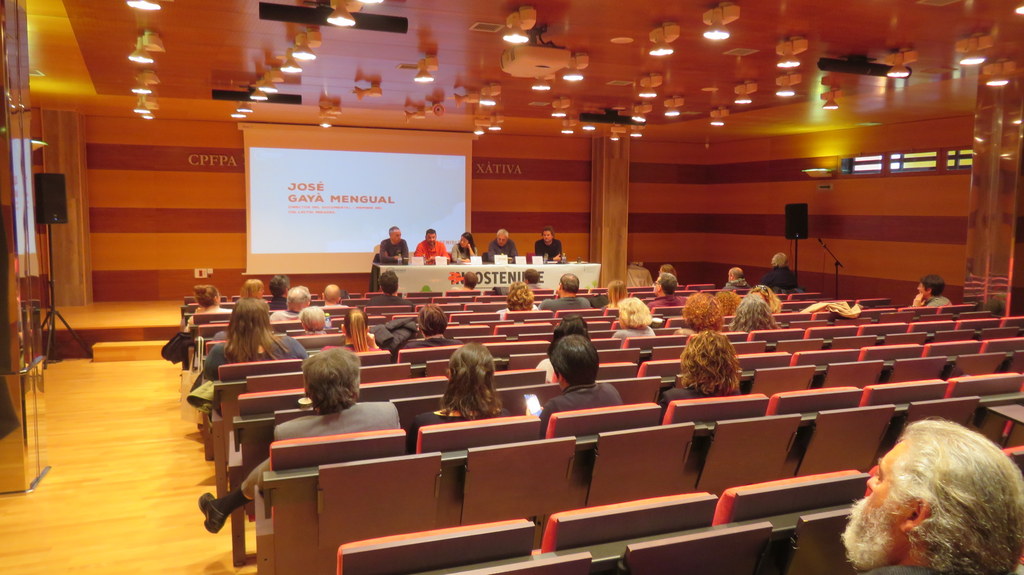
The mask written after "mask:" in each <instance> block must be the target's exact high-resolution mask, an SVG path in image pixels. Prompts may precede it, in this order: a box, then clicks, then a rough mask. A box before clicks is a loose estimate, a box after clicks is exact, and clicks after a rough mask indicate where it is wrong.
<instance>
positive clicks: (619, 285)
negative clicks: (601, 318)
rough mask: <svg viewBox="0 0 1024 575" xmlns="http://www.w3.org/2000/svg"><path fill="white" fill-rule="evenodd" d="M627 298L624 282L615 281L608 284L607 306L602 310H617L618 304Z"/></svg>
mask: <svg viewBox="0 0 1024 575" xmlns="http://www.w3.org/2000/svg"><path fill="white" fill-rule="evenodd" d="M627 297H629V292H628V291H626V282H624V281H622V280H615V281H613V282H612V283H610V284H608V305H606V306H604V308H605V309H619V302H621V301H622V300H624V299H626V298H627Z"/></svg>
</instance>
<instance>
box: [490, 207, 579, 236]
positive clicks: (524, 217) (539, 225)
mask: <svg viewBox="0 0 1024 575" xmlns="http://www.w3.org/2000/svg"><path fill="white" fill-rule="evenodd" d="M544 226H552V227H554V228H555V233H556V234H559V233H582V234H588V233H590V214H589V213H587V212H583V213H580V212H473V217H472V225H471V228H472V229H474V230H498V229H501V228H505V229H507V230H508V231H510V232H512V233H520V232H535V233H537V234H540V231H541V230H542V229H544Z"/></svg>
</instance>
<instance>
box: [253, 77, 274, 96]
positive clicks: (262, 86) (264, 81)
mask: <svg viewBox="0 0 1024 575" xmlns="http://www.w3.org/2000/svg"><path fill="white" fill-rule="evenodd" d="M253 88H255V89H257V90H259V91H261V92H265V93H267V94H276V93H278V89H277V86H275V85H274V82H273V80H271V79H270V76H269V74H264V75H263V77H262V78H260V79H259V81H258V82H256V84H254V85H253Z"/></svg>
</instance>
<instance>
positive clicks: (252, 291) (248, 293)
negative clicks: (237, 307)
mask: <svg viewBox="0 0 1024 575" xmlns="http://www.w3.org/2000/svg"><path fill="white" fill-rule="evenodd" d="M239 295H240V296H241V297H243V298H246V297H254V298H257V299H263V281H262V280H258V279H251V280H245V283H243V284H242V290H241V291H240V292H239Z"/></svg>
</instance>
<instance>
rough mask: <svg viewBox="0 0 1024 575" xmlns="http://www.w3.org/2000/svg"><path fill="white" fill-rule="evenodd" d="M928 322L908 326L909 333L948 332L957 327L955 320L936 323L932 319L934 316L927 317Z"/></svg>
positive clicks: (917, 322)
mask: <svg viewBox="0 0 1024 575" xmlns="http://www.w3.org/2000/svg"><path fill="white" fill-rule="evenodd" d="M925 317H926V318H928V319H926V320H923V321H915V322H912V323H910V324H909V325H908V326H907V331H923V332H925V333H935V332H937V331H948V330H951V329H953V328H954V327H955V326H956V322H954V321H953V320H940V321H935V320H933V319H932V317H933V316H925Z"/></svg>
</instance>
